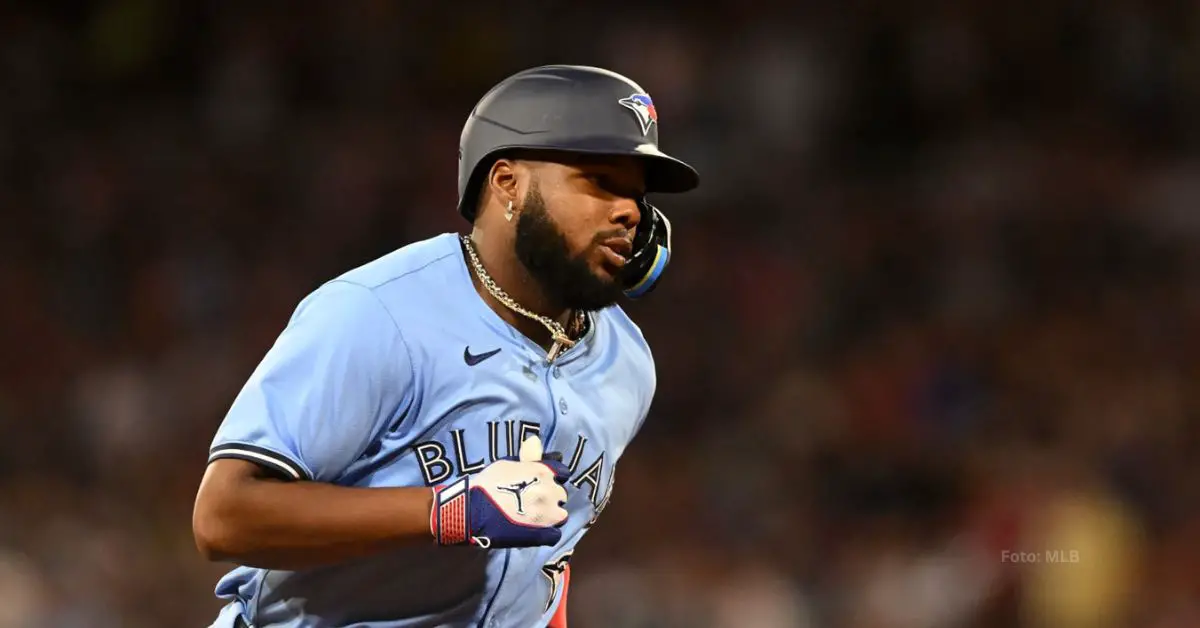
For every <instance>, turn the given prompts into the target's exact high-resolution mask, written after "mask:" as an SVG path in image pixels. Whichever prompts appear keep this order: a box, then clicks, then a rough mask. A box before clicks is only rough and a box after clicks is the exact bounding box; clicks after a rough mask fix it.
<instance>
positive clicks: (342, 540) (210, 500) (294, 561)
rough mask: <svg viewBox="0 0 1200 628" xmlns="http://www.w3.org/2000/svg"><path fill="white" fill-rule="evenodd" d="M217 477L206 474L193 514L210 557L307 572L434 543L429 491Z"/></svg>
mask: <svg viewBox="0 0 1200 628" xmlns="http://www.w3.org/2000/svg"><path fill="white" fill-rule="evenodd" d="M220 462H221V461H218V463H220ZM230 462H234V461H230ZM213 475H214V474H206V476H205V481H204V484H205V485H206V486H204V485H202V487H201V490H200V494H199V496H198V497H197V501H196V509H195V513H194V516H193V528H194V531H195V535H196V542H197V546H198V547H199V548H200V551H201V552H202V553H203V554H204V555H205V556H206V557H207V558H209V559H210V560H219V561H228V562H235V563H238V564H242V565H249V566H254V567H263V568H268V569H301V568H306V567H314V566H320V565H328V564H332V563H337V562H341V561H344V560H347V559H351V558H356V557H359V556H364V555H367V554H371V553H373V552H377V551H379V550H380V549H384V548H387V547H394V546H400V545H404V544H408V543H432V542H433V538H432V536H431V534H430V530H429V511H430V507H431V504H432V499H433V498H432V491H431V490H430V489H427V488H419V487H414V488H346V487H340V486H334V485H331V484H324V483H320V482H277V481H272V480H266V479H260V478H253V477H210V476H213Z"/></svg>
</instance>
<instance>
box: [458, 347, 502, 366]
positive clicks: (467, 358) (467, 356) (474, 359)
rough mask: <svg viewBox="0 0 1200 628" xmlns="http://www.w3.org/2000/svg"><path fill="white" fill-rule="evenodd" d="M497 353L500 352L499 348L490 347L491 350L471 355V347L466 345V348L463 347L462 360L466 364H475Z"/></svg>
mask: <svg viewBox="0 0 1200 628" xmlns="http://www.w3.org/2000/svg"><path fill="white" fill-rule="evenodd" d="M497 353H500V350H499V349H492V350H491V351H488V352H487V353H480V354H478V355H471V347H467V348H466V349H463V362H466V363H467V366H475V365H476V364H479V363H480V362H483V361H484V360H486V359H488V358H490V357H492V356H494V355H496V354H497Z"/></svg>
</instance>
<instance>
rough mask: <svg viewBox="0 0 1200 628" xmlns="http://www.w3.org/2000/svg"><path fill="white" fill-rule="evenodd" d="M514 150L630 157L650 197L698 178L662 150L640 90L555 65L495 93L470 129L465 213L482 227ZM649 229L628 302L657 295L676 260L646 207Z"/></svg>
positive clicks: (665, 230) (465, 138)
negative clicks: (487, 186)
mask: <svg viewBox="0 0 1200 628" xmlns="http://www.w3.org/2000/svg"><path fill="white" fill-rule="evenodd" d="M511 150H553V151H565V152H571V153H581V154H591V155H630V156H634V157H638V158H640V159H642V160H643V161H644V163H645V166H646V191H647V192H669V193H670V192H686V191H688V190H691V189H693V188H695V187H696V186H697V185H699V183H700V176H699V175H698V174H697V173H696V170H695V169H694V168H692V167H691V166H689V165H687V164H686V163H684V162H682V161H680V160H678V159H676V158H674V157H671V156H670V155H668V154H666V153H664V152H662V151H661V150H659V148H658V112H657V111H656V110H655V109H654V101H652V100H651V99H650V96H649V95H648V94H647V93H646V91H645V90H643V89H642V88H641V87H640V86H639V85H638V84H637V83H634V82H633V81H631V80H629V79H628V78H626V77H624V76H621V75H620V74H617V73H616V72H611V71H609V70H605V69H602V68H595V67H587V66H578V65H547V66H541V67H536V68H531V69H528V70H524V71H521V72H518V73H517V74H514V75H512V76H510V77H508V78H506V79H504V80H503V81H501V82H500V83H498V84H497V85H496V86H495V87H493V88H492V89H491V90H489V91H488V93H487V94H485V95H484V96H483V98H482V99H480V101H479V103H478V104H476V105H475V109H474V110H473V111H472V112H471V115H470V117H469V118H467V123H466V125H464V126H463V131H462V137H461V138H460V140H459V146H458V211H459V213H460V214H462V215H463V217H464V218H466V219H467V220H470V221H474V220H475V212H476V209H477V204H478V195H479V189H480V186H481V185H482V182H483V179H484V177H485V176H486V175H487V173H488V171H489V170H490V168H491V165H492V163H494V162H495V160H496V159H498V158H499V157H501V156H502V153H504V152H506V151H511ZM639 204H640V206H641V209H642V221H641V224H640V225H639V227H638V230H637V235H636V237H635V238H634V254H633V255H632V257H631V258H630V260H629V263H627V264H626V265H625V274H626V275H625V279H624V282H625V294H626V295H628V296H630V297H639V296H641V295H644V294H646V293H648V292H650V290H652V289H653V288H654V285H655V282H656V281H657V280H658V278H659V276H661V275H662V272H663V270H664V269H665V268H666V266H667V262H668V261H669V260H670V256H671V223H670V222H669V221H668V220H667V218H666V216H664V215H663V213H662V212H661V211H659V210H658V209H657V208H655V207H654V206H652V205H650V204H649V203H648V202H646V200H645V199H640V200H639Z"/></svg>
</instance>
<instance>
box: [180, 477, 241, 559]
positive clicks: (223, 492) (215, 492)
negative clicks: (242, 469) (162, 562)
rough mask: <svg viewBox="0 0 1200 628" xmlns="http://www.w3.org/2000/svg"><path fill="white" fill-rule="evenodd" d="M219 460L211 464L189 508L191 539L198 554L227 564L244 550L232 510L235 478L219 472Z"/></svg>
mask: <svg viewBox="0 0 1200 628" xmlns="http://www.w3.org/2000/svg"><path fill="white" fill-rule="evenodd" d="M220 462H221V461H217V463H214V464H213V465H210V466H209V468H208V470H207V471H206V473H205V474H204V480H203V481H202V482H201V483H200V490H199V492H198V493H197V494H196V503H195V505H194V506H193V508H192V536H193V538H194V539H195V542H196V549H198V550H199V551H200V555H201V556H203V557H204V558H205V559H206V560H210V561H229V560H232V559H235V558H236V557H237V556H239V555H240V553H241V552H242V551H243V550H244V548H243V547H242V545H243V543H241V542H240V539H241V537H242V536H243V535H242V533H241V531H240V528H241V526H239V525H238V521H239V516H238V513H237V508H236V507H235V506H236V504H235V501H236V500H235V497H236V495H235V493H236V491H234V490H233V489H234V488H236V486H237V484H238V483H237V482H235V480H236V479H237V478H233V477H227V476H226V474H224V473H222V471H224V470H223V469H218V468H215V467H219V466H220Z"/></svg>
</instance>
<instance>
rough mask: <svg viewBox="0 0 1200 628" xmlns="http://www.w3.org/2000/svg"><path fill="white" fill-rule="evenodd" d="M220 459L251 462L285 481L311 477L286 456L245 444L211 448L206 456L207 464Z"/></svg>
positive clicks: (309, 478) (230, 444) (229, 444)
mask: <svg viewBox="0 0 1200 628" xmlns="http://www.w3.org/2000/svg"><path fill="white" fill-rule="evenodd" d="M221 458H234V459H237V460H245V461H247V462H253V463H255V464H257V465H258V466H260V467H263V468H264V469H266V470H267V471H270V472H272V473H274V474H275V475H278V476H280V477H281V478H283V479H285V480H311V479H312V477H310V476H309V475H308V472H307V471H305V470H304V467H303V466H301V465H300V464H298V463H296V462H295V461H293V460H291V459H290V458H288V457H287V456H284V455H283V454H280V453H278V452H275V451H271V450H270V449H267V448H265V447H259V446H257V445H247V444H246V443H226V444H224V445H217V446H216V447H213V448H212V450H211V451H209V454H208V462H209V463H212V461H214V460H219V459H221Z"/></svg>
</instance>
